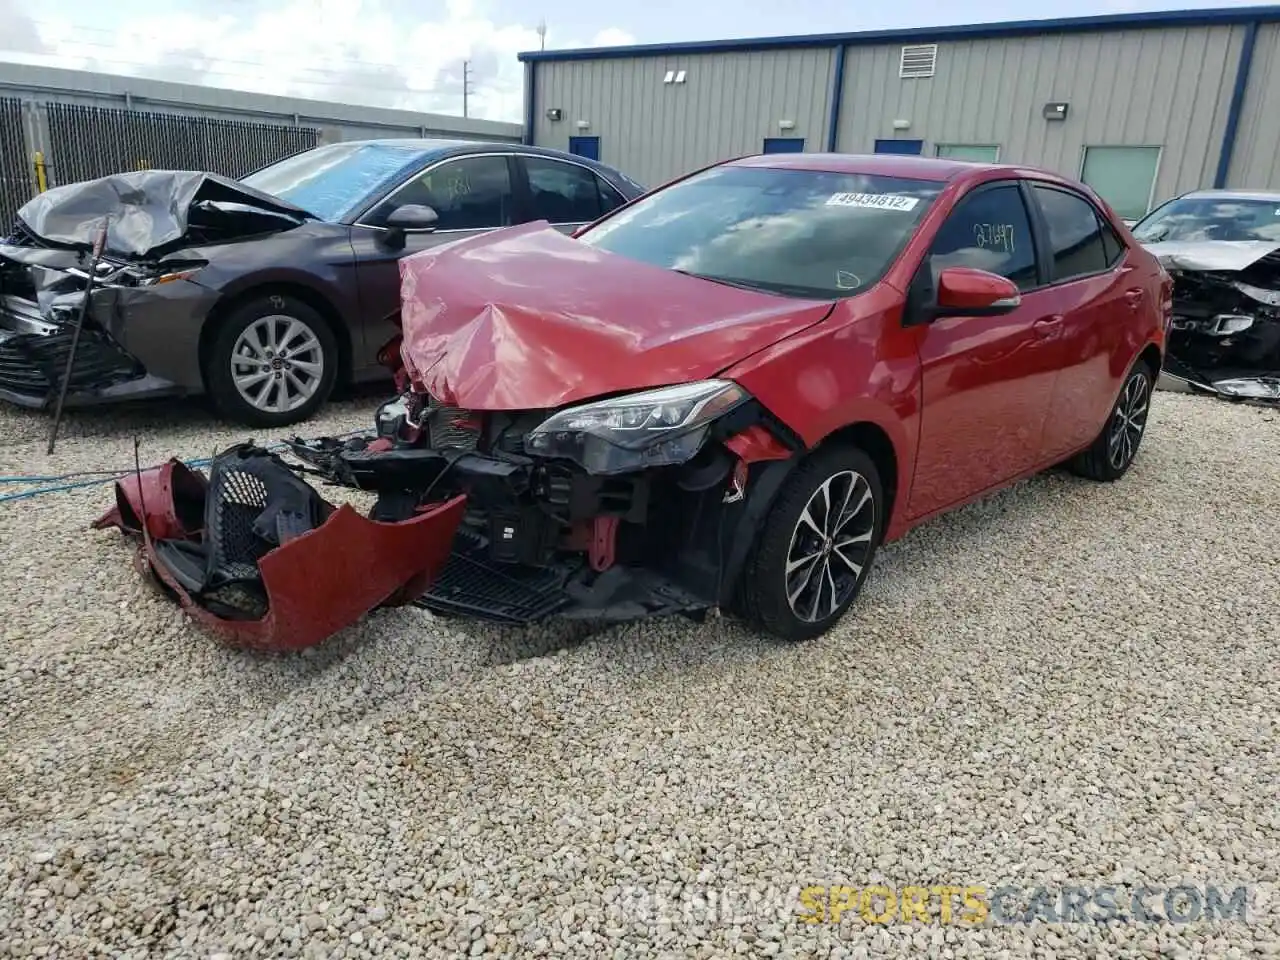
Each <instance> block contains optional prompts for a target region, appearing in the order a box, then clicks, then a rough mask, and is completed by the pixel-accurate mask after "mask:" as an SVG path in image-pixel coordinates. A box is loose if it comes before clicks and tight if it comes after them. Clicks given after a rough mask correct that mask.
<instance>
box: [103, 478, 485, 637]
mask: <svg viewBox="0 0 1280 960" xmlns="http://www.w3.org/2000/svg"><path fill="white" fill-rule="evenodd" d="M174 464H175V461H170V462H169V463H167V464H164V465H163V466H161V467H157V468H154V469H152V470H148V471H145V472H144V473H143V474H142V475H141V477H133V478H130V479H129V480H125V481H121V482H120V483H118V484H117V485H116V491H115V493H116V501H117V504H116V507H115V508H113V509H112V510H109V511H108V512H107V513H106V514H104V515H103V516H102V517H101V518H99V520H98V521H96V522H95V523H94V524H93V526H94V527H95V528H98V529H102V528H105V527H108V526H115V527H118V528H119V529H121V530H123V531H124V532H126V533H131V534H135V535H136V534H140V533H142V531H143V529H144V528H145V531H146V533H145V534H143V543H142V544H141V545H140V547H139V550H138V554H137V565H138V567H139V569H140V570H141V571H143V572H144V573H145V574H148V575H150V576H151V577H154V578H155V579H156V580H158V581H159V582H160V584H162V585H163V586H164V587H165V588H166V589H167V591H168V592H169V593H170V595H172V596H173V597H175V598H176V599H177V601H178V603H179V604H180V605H181V606H182V608H183V609H184V610H185V611H186V612H187V613H188V614H189V615H190V616H191V617H192V618H193V619H195V620H196V621H197V622H199V623H201V624H203V625H204V626H205V627H207V628H209V629H210V630H211V631H212V632H214V633H215V634H217V635H219V636H220V637H221V638H222V639H223V640H225V641H226V642H228V643H230V644H231V645H233V646H237V647H243V648H249V649H255V650H263V651H279V652H287V651H295V650H301V649H304V648H306V647H311V646H315V645H317V644H319V643H321V642H323V641H324V640H326V639H327V638H329V637H330V636H332V635H333V634H335V633H337V632H338V631H339V630H342V629H344V628H345V627H348V626H351V625H352V624H354V623H356V622H357V621H358V620H359V619H360V618H361V617H363V616H364V615H365V614H366V613H368V612H369V611H371V610H373V609H374V608H376V607H379V606H399V605H403V604H406V603H410V602H412V601H413V600H415V599H417V598H418V597H419V596H421V595H422V594H423V593H424V592H425V591H426V589H427V587H428V586H429V585H430V584H431V582H432V581H433V580H434V579H435V577H436V575H437V574H438V573H439V572H440V570H441V569H443V567H444V565H445V563H446V561H447V560H448V558H449V554H450V553H451V552H452V549H453V538H454V534H455V533H456V531H457V528H458V525H459V524H460V523H461V521H462V516H463V511H464V508H465V504H466V498H465V497H462V496H459V497H455V498H453V499H452V500H449V501H447V502H445V503H442V504H439V505H436V506H433V507H432V508H430V509H428V510H426V511H424V512H422V513H420V514H419V515H418V516H415V517H413V518H411V519H409V520H404V521H401V522H396V523H381V522H378V521H374V520H370V519H368V518H366V517H363V516H361V515H360V514H359V513H357V512H356V511H355V510H354V509H352V508H351V507H350V506H349V505H345V504H344V505H343V506H341V507H339V508H337V509H336V510H334V511H333V512H332V513H330V514H329V516H328V517H327V518H326V519H325V520H324V521H323V522H322V523H321V524H320V525H319V526H317V527H315V528H314V529H312V530H308V531H307V532H305V533H302V534H300V535H298V536H296V537H293V538H292V539H289V540H288V541H287V542H285V543H284V544H283V545H282V546H279V547H276V548H275V549H273V550H270V551H268V552H267V553H266V554H265V555H263V556H262V557H261V559H260V560H259V561H258V571H259V573H260V575H261V581H262V587H263V590H264V592H265V594H266V598H267V610H266V613H265V615H263V616H262V617H260V618H259V619H255V620H240V619H229V618H226V617H222V616H219V615H217V614H215V613H213V612H211V611H210V610H208V609H206V608H205V607H204V606H202V605H201V604H200V602H199V600H198V598H197V597H195V596H193V595H192V592H191V591H190V590H188V589H187V588H186V587H184V586H183V585H182V584H181V583H180V582H179V580H178V578H177V577H176V576H174V573H173V572H172V570H170V569H169V568H168V567H167V566H166V564H165V562H164V561H163V560H162V559H161V558H160V556H159V555H158V553H157V550H156V543H157V540H163V539H167V538H164V537H156V536H155V533H156V532H161V531H163V532H166V533H170V534H176V535H177V536H176V537H173V539H182V540H187V541H197V540H198V539H199V537H200V536H201V535H202V532H201V531H199V530H196V531H193V530H192V529H191V525H190V523H189V522H187V521H184V520H183V519H182V518H183V517H184V516H185V517H188V518H189V517H191V516H195V515H198V513H191V512H189V507H188V506H186V505H180V504H179V503H177V502H175V495H174V494H175V490H177V491H179V495H181V494H182V492H191V490H193V489H194V488H190V489H187V490H185V491H184V490H183V488H182V487H179V484H182V485H184V487H185V486H186V485H189V484H190V483H191V481H190V480H187V479H185V478H184V479H175V477H183V476H184V475H183V474H182V473H180V472H179V471H178V469H177V468H176V467H175V466H174ZM182 469H183V470H185V469H186V468H182ZM188 473H189V471H188ZM192 476H195V477H197V478H198V481H197V482H203V481H204V478H203V477H199V475H197V474H192ZM130 481H132V482H130ZM204 489H206V490H207V486H206V487H204ZM140 492H141V496H139V493H140ZM166 494H167V496H166ZM202 506H203V505H202Z"/></svg>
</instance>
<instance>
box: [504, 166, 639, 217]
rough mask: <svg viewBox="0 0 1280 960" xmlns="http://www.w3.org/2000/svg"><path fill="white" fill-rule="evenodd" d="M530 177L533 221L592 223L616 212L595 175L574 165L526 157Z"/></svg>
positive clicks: (614, 204) (613, 204) (526, 167)
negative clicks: (604, 214) (600, 217)
mask: <svg viewBox="0 0 1280 960" xmlns="http://www.w3.org/2000/svg"><path fill="white" fill-rule="evenodd" d="M524 168H525V171H526V172H527V174H528V177H529V194H530V200H531V211H530V212H531V217H532V219H534V220H546V221H547V222H548V223H590V222H591V221H592V220H595V219H597V218H598V217H599V216H600V215H601V214H603V213H605V212H606V211H608V210H612V209H613V208H614V207H615V206H617V204H616V203H607V204H606V203H605V199H606V198H605V197H604V196H603V195H602V190H603V189H604V184H602V183H601V182H600V178H599V177H597V176H596V175H595V174H594V173H593V172H592V171H590V170H588V169H586V168H585V167H580V166H578V165H577V164H573V163H561V162H560V161H559V160H546V159H542V158H538V157H525V158H524Z"/></svg>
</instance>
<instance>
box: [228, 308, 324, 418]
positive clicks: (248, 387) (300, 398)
mask: <svg viewBox="0 0 1280 960" xmlns="http://www.w3.org/2000/svg"><path fill="white" fill-rule="evenodd" d="M324 365H325V356H324V348H323V347H322V346H321V345H320V338H319V337H318V336H316V332H315V331H314V330H312V329H311V327H309V326H307V324H305V323H303V322H302V321H301V320H299V319H298V318H297V317H288V316H284V315H283V314H271V315H270V316H266V317H262V318H261V319H259V320H255V321H254V322H253V323H251V324H249V326H248V327H246V328H245V329H244V330H243V331H242V332H241V334H240V336H239V337H237V338H236V343H235V346H234V347H233V348H232V350H231V380H232V382H233V383H234V384H235V385H236V391H237V392H238V393H239V394H240V396H241V398H243V399H244V401H245V402H246V403H247V404H249V405H250V406H251V407H253V408H254V409H255V410H260V411H262V412H264V413H289V412H291V411H294V410H297V409H298V408H299V407H301V406H303V405H304V404H306V403H307V402H308V401H309V400H310V399H311V398H312V397H314V396H315V395H316V391H317V390H319V389H320V385H321V384H322V383H323V382H324V373H325V369H324Z"/></svg>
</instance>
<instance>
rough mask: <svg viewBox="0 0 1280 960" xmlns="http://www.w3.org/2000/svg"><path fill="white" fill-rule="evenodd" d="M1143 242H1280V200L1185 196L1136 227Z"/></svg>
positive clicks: (1136, 232)
mask: <svg viewBox="0 0 1280 960" xmlns="http://www.w3.org/2000/svg"><path fill="white" fill-rule="evenodd" d="M1133 235H1134V236H1135V237H1137V238H1138V240H1139V241H1141V242H1143V243H1162V242H1165V241H1196V240H1234V241H1240V240H1245V241H1249V240H1272V241H1275V242H1276V243H1280V199H1276V200H1263V199H1258V198H1243V197H1184V198H1182V199H1180V200H1171V201H1169V202H1168V203H1166V204H1165V205H1164V206H1162V207H1159V208H1158V209H1156V210H1155V211H1153V212H1152V213H1151V214H1149V215H1148V216H1147V217H1146V218H1145V219H1144V220H1142V221H1141V222H1140V223H1139V224H1138V225H1137V226H1135V227H1134V228H1133Z"/></svg>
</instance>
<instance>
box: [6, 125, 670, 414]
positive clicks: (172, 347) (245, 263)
mask: <svg viewBox="0 0 1280 960" xmlns="http://www.w3.org/2000/svg"><path fill="white" fill-rule="evenodd" d="M643 192H644V188H642V187H641V186H640V185H639V184H637V183H635V182H634V181H632V180H630V179H629V178H627V177H626V176H624V175H623V174H621V173H619V172H618V171H617V170H614V169H612V168H610V167H607V166H605V165H603V164H601V163H598V162H595V161H592V160H589V159H586V158H584V157H579V156H573V155H570V154H566V153H561V152H559V151H554V150H547V149H543V148H537V147H525V146H516V145H510V144H497V143H471V142H460V141H447V140H368V141H353V142H344V143H337V144H332V145H329V146H324V147H318V148H316V149H314V150H310V151H307V152H306V153H302V154H299V155H297V156H294V157H291V158H289V159H287V160H283V161H280V162H279V163H276V164H273V165H272V166H269V167H267V168H265V169H263V170H260V171H258V172H257V173H254V174H252V175H250V176H248V177H245V178H244V179H243V180H239V181H235V180H228V179H225V178H222V177H218V176H216V175H213V174H205V173H191V172H182V171H142V172H138V173H126V174H119V175H115V176H111V177H105V178H102V179H101V180H95V181H89V182H87V183H82V184H71V185H69V186H65V187H57V188H54V189H53V190H50V191H48V192H47V193H44V194H41V195H40V196H38V197H36V198H35V199H34V200H32V201H31V202H29V203H28V204H27V205H26V206H24V207H23V208H22V210H20V211H19V214H18V222H17V223H16V225H15V226H14V229H13V232H12V236H10V237H9V238H8V239H7V240H6V242H5V243H4V244H3V245H0V398H3V399H6V400H9V401H11V402H14V403H17V404H21V405H23V406H27V407H36V408H44V407H46V406H49V405H50V404H51V402H52V400H53V399H55V398H56V395H57V391H58V388H59V386H60V383H61V378H62V375H63V369H64V367H65V364H66V360H67V356H68V353H69V351H70V347H71V342H72V331H73V328H74V324H75V319H76V316H77V314H78V311H79V305H80V303H81V301H82V299H83V291H84V288H85V286H86V285H87V284H88V283H89V270H90V265H91V260H92V258H91V253H90V250H91V248H92V246H93V243H94V240H95V237H96V236H97V234H98V233H99V232H100V231H101V229H102V225H103V224H104V223H105V224H106V229H107V234H106V245H105V253H104V255H103V257H102V261H101V262H100V263H99V264H98V267H97V275H96V276H95V277H94V278H93V291H92V293H91V299H90V303H91V309H90V313H89V319H88V321H87V322H86V325H85V327H84V329H83V330H82V332H81V336H80V340H79V342H78V344H77V346H76V352H75V362H74V364H73V367H72V373H71V380H70V389H69V391H68V398H67V405H68V406H73V405H74V406H85V405H92V404H99V403H105V402H109V401H114V400H121V399H133V398H139V397H146V396H190V395H198V394H207V395H208V396H209V397H210V398H211V399H212V400H213V402H214V404H215V406H216V407H217V408H218V410H219V411H220V412H221V413H222V414H223V415H224V416H226V417H227V418H229V419H232V420H235V421H238V422H240V423H244V424H247V425H252V426H262V427H273V426H283V425H286V424H290V423H296V422H298V421H300V420H304V419H306V418H307V417H309V416H310V415H311V414H312V413H314V412H315V410H316V409H317V408H319V407H320V406H321V405H322V404H323V403H324V402H325V400H326V399H327V398H328V396H329V394H330V392H331V391H332V389H333V387H334V385H335V383H338V382H345V383H351V382H360V381H367V380H372V379H377V378H383V377H387V376H388V370H387V368H386V367H385V366H383V365H382V364H381V363H379V360H378V355H379V351H380V350H381V348H382V347H383V346H385V345H386V344H387V343H388V342H390V341H391V340H393V339H394V337H395V336H396V334H397V333H398V332H399V314H400V277H399V267H398V264H397V261H398V260H399V259H400V258H401V257H404V256H405V255H407V254H411V253H415V252H417V251H420V250H423V249H426V248H427V247H431V246H434V245H437V244H441V243H445V242H448V241H452V240H456V239H461V238H464V237H467V236H470V235H473V234H475V233H479V232H484V231H489V230H493V229H496V228H500V227H504V226H510V225H514V224H519V223H525V222H529V221H537V220H547V221H549V222H550V223H552V224H553V225H555V226H557V227H558V228H560V229H562V230H565V231H572V230H573V229H576V228H577V227H578V226H581V225H583V224H586V223H589V222H591V221H593V220H595V219H597V218H598V217H600V216H602V215H604V214H605V213H607V212H609V211H610V210H612V209H614V208H615V207H617V206H619V205H621V204H623V203H626V202H628V201H630V200H632V199H634V198H635V197H637V196H639V195H640V194H641V193H643Z"/></svg>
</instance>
